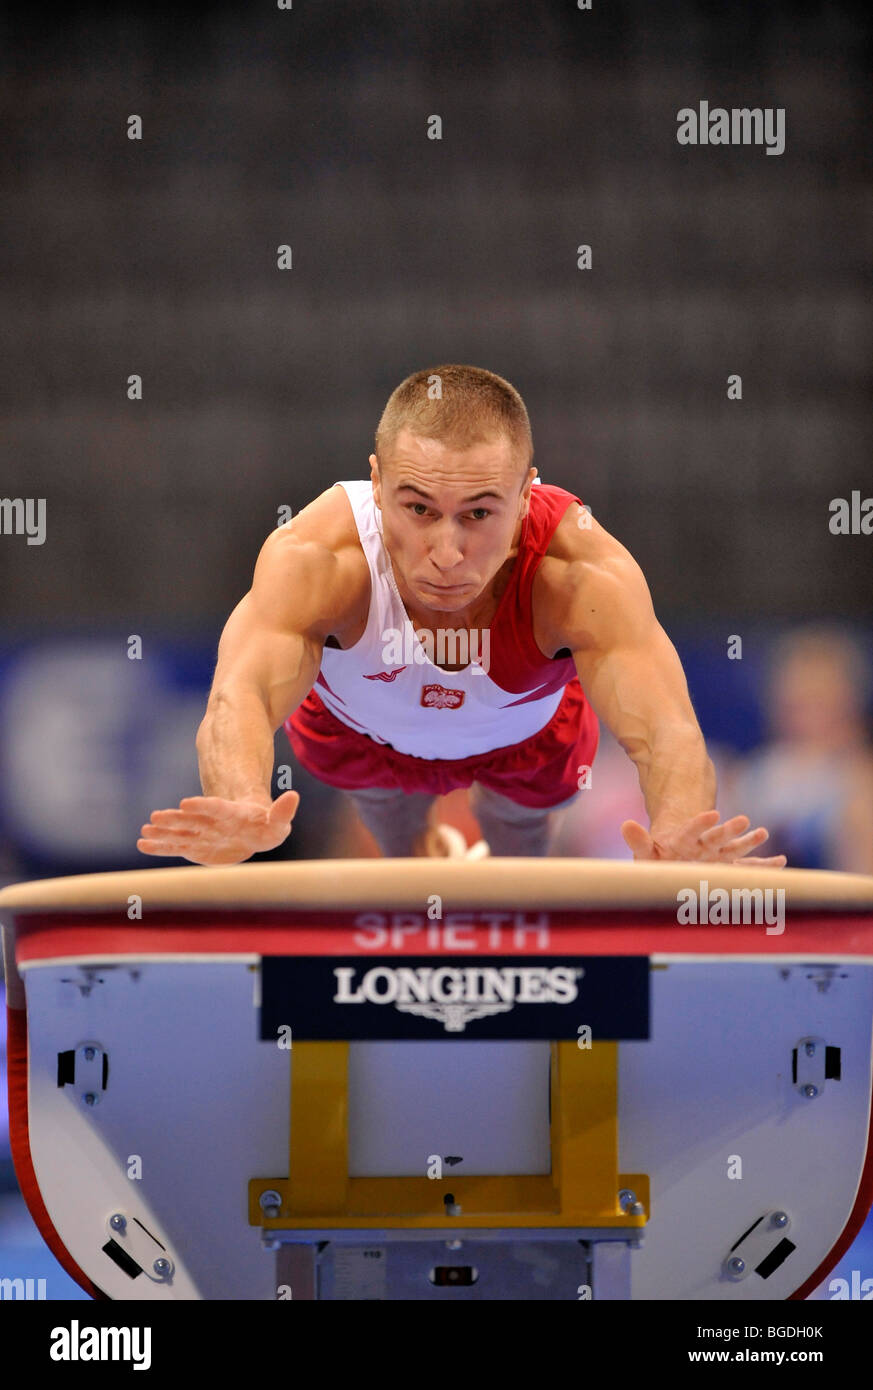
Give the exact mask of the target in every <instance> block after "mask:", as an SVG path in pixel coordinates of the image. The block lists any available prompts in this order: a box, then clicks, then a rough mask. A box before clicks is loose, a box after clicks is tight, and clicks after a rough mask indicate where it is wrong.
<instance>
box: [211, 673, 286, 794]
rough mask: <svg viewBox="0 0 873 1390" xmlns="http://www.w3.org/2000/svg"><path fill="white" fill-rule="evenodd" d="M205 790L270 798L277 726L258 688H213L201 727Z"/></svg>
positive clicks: (215, 792) (214, 792) (212, 792)
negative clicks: (217, 689)
mask: <svg viewBox="0 0 873 1390" xmlns="http://www.w3.org/2000/svg"><path fill="white" fill-rule="evenodd" d="M197 757H198V760H199V765H200V784H201V786H202V788H203V794H204V796H220V797H225V798H226V799H227V800H229V801H260V802H262V803H263V804H264V805H265V806H269V805H270V804H271V801H272V795H271V790H270V788H271V782H272V777H273V762H274V749H273V730H272V728H271V725H270V718H269V715H268V713H267V709H266V707H265V705H264V702H263V700H262V699H261V698H260V696H259V695H258V694H257V692H256V691H254V690H249V689H244V690H243V689H237V690H233V689H230V690H222V691H219V692H213V694H212V695H211V696H210V698H209V704H208V706H207V709H206V714H205V716H204V718H203V722H202V724H201V725H200V728H199V729H198V731H197Z"/></svg>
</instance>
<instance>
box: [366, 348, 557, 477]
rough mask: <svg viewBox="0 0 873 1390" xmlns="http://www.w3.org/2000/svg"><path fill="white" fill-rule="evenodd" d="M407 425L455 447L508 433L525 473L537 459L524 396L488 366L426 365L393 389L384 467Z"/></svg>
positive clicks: (381, 449) (379, 443) (381, 442)
mask: <svg viewBox="0 0 873 1390" xmlns="http://www.w3.org/2000/svg"><path fill="white" fill-rule="evenodd" d="M403 429H409V430H411V431H412V433H413V434H417V435H421V436H423V437H424V438H425V439H438V440H439V441H440V443H442V444H445V445H447V446H448V447H449V448H455V449H469V448H471V447H472V446H473V445H474V444H480V443H484V442H485V441H487V440H489V439H493V438H494V436H495V435H505V436H507V437H508V438H509V440H510V442H511V444H512V447H513V449H514V450H515V451H516V452H517V454H518V455H519V458H520V459H522V460H523V461H524V471H525V476H526V475H527V470H528V469H529V468H530V465H531V460H532V458H533V438H532V436H531V428H530V420H529V419H528V414H527V407H526V406H525V403H524V401H523V400H522V399H521V396H520V395H519V394H518V392H517V391H516V389H515V387H514V386H512V385H510V383H509V382H508V381H505V380H504V379H503V377H502V376H497V375H496V374H495V373H494V372H488V371H486V370H485V368H484V367H466V366H460V365H458V364H457V363H454V362H451V363H447V364H445V365H443V366H441V367H426V368H424V369H423V370H422V371H420V372H413V374H412V376H408V377H407V378H406V380H405V381H401V383H400V385H399V386H397V387H396V388H395V389H394V390H393V391H392V392H391V395H390V396H389V398H388V404H387V405H386V406H385V409H384V410H383V412H382V418H381V420H380V421H379V424H378V427H377V429H376V459H377V461H378V464H379V468H380V469H381V467H382V463H383V461H384V460H385V459H386V458H387V457H388V456H389V454H390V451H391V449H392V447H393V445H394V442H395V440H396V438H397V436H398V434H399V433H400V431H401V430H403Z"/></svg>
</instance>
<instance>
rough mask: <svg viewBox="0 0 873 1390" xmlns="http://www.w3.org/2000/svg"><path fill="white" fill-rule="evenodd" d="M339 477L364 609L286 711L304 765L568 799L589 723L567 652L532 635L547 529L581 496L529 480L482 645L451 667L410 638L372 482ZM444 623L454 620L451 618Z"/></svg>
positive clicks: (334, 777) (335, 772) (593, 736)
mask: <svg viewBox="0 0 873 1390" xmlns="http://www.w3.org/2000/svg"><path fill="white" fill-rule="evenodd" d="M340 486H342V487H343V488H344V489H345V491H346V493H347V495H348V498H349V502H350V503H351V507H352V511H353V513H354V517H355V523H356V525H357V529H358V535H359V537H360V541H361V546H362V548H363V551H364V555H365V557H366V560H367V564H368V566H369V570H370V585H371V588H370V607H369V613H368V617H367V626H366V629H365V631H364V633H363V635H362V637H361V638H360V640H359V641H358V642H356V643H355V645H354V646H353V647H350V648H347V649H345V650H341V649H339V648H336V647H328V646H325V647H324V650H323V653H322V660H321V669H320V671H319V675H318V679H317V681H316V684H315V685H314V686H313V688H312V690H311V691H310V693H309V695H308V696H307V698H306V700H305V701H304V702H303V704H302V705H301V706H300V707H299V709H297V710H296V711H295V712H294V714H292V715H291V716H290V718H289V719H288V720H287V721H286V724H285V728H286V730H287V733H288V736H289V739H290V741H291V744H292V747H293V748H294V751H295V753H296V754H297V756H298V757H299V758H300V761H301V762H302V763H303V764H304V766H306V767H307V768H309V770H310V771H311V772H313V773H314V775H315V776H317V777H319V778H320V779H321V780H322V781H325V782H328V783H331V784H333V785H335V786H341V787H346V788H353V787H358V786H401V787H402V788H403V789H404V790H407V791H412V790H433V791H435V792H437V793H442V792H445V791H449V790H451V789H452V786H450V785H449V783H450V782H451V783H452V785H457V786H469V785H470V783H471V782H472V781H473V780H478V781H482V782H486V783H489V782H490V784H491V785H492V786H494V787H495V789H499V790H501V791H503V792H504V793H505V794H506V795H510V790H509V789H508V788H509V783H507V780H506V779H507V776H508V777H509V779H510V782H511V783H512V784H513V787H514V791H515V793H516V794H515V796H514V799H515V800H518V801H520V802H521V803H522V804H527V805H551V804H557V803H558V801H560V800H566V799H567V798H569V797H571V796H572V795H573V794H574V792H575V791H576V790H577V781H576V767H577V762H579V761H581V762H587V763H589V764H590V762H591V760H592V759H593V756H594V751H595V749H596V745H597V721H596V719H595V716H594V713H593V711H592V710H591V708H590V706H589V705H588V703H587V701H586V700H585V697H584V695H583V694H582V690H581V686H580V685H579V681H578V679H577V676H576V667H575V664H574V662H573V659H572V656H571V655H570V654H569V652H568V653H567V654H566V656H564V655H561V656H556V657H548V656H546V655H545V654H544V653H543V652H541V651H540V649H539V647H538V646H537V644H536V642H535V641H534V636H533V615H532V601H531V591H532V586H533V579H534V575H535V574H536V571H537V568H538V566H539V564H540V562H541V560H542V558H543V556H544V555H545V553H546V550H547V549H548V546H549V543H550V541H551V538H552V535H553V533H554V531H555V528H556V527H557V525H558V523H559V521H560V520H561V518H562V516H563V515H564V513H565V512H566V510H567V508H568V507H569V506H570V505H571V504H573V503H576V504H578V505H581V503H580V501H579V498H578V497H575V496H574V494H572V493H570V492H566V491H565V490H564V489H563V488H560V487H554V486H551V485H549V484H545V483H542V484H539V485H538V486H534V487H532V488H531V497H530V508H529V511H528V515H527V516H526V517H525V519H524V521H523V523H522V531H521V536H520V540H519V546H518V552H517V555H516V558H515V563H514V564H513V566H512V570H511V572H510V576H509V581H508V583H507V585H506V588H505V589H504V591H503V594H502V595H501V597H500V600H499V604H498V608H497V611H496V613H495V614H494V617H493V618H492V620H491V625H490V630H489V634H488V641H487V645H486V640H485V639H484V638H483V637H479V639H478V646H476V645H475V641H476V639H475V638H474V639H473V644H472V645H471V655H472V657H473V658H474V660H473V661H471V663H470V664H469V665H467V666H466V667H465V668H464V669H463V670H461V671H446V670H444V669H443V668H442V667H440V666H438V665H436V664H435V662H434V661H432V660H431V659H430V655H433V656H434V658H435V659H437V658H438V657H439V656H440V654H441V653H440V651H439V649H437V650H436V651H431V653H430V654H429V653H428V650H427V649H426V648H425V646H424V645H423V644H422V642H421V641H420V640H419V638H418V637H417V636H416V635H415V632H414V630H413V625H412V623H411V621H410V618H409V616H408V614H407V612H406V609H405V607H404V604H403V600H402V599H401V597H400V594H399V592H398V589H397V585H396V582H395V579H394V573H393V570H392V567H391V559H390V556H389V554H388V551H387V548H386V546H385V543H384V540H383V537H382V531H381V524H380V523H381V513H380V512H379V509H378V508H377V506H376V504H375V501H374V499H373V487H372V483H371V482H370V481H369V480H367V481H363V480H354V481H349V482H342V483H341V484H340ZM444 622H445V624H446V627H447V628H451V627H452V626H453V624H452V621H451V615H450V614H447V615H445V618H444ZM464 630H465V629H464ZM477 656H478V658H479V659H478V661H476V660H475V658H476V657H477ZM444 659H446V660H447V661H451V660H452V658H451V657H448V656H447V657H445V658H444ZM460 659H461V660H462V659H463V656H461V657H460ZM498 750H500V751H498ZM502 754H503V755H508V756H501V755H502ZM519 754H521V755H522V759H523V761H522V765H521V766H516V764H517V762H518V757H519ZM525 754H527V757H526V758H525V757H524V755H525ZM524 763H526V775H525V776H522V777H521V779H520V780H519V778H518V776H516V775H515V774H516V773H521V772H524V771H525V768H524ZM453 774H454V776H453ZM468 774H473V775H468ZM498 784H499V785H498ZM518 793H520V794H518ZM561 793H562V794H561ZM543 798H545V799H543Z"/></svg>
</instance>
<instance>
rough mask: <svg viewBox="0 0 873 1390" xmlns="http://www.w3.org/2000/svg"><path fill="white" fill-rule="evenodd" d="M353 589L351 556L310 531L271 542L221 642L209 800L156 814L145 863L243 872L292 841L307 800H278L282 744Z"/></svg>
mask: <svg viewBox="0 0 873 1390" xmlns="http://www.w3.org/2000/svg"><path fill="white" fill-rule="evenodd" d="M303 515H304V514H303V513H301V518H302V517H303ZM348 588H349V584H348V574H347V573H345V572H344V564H343V554H342V551H341V550H340V551H339V553H338V552H337V550H336V549H334V548H332V546H331V545H329V544H325V543H323V542H322V541H319V540H316V539H313V538H312V535H311V529H308V528H307V525H306V523H305V522H303V523H302V524H301V525H299V526H297V527H296V528H295V526H294V523H292V524H291V525H290V526H288V527H282V528H281V529H279V530H277V531H274V532H273V533H272V534H271V535H270V536H269V537H268V539H267V540H266V542H265V543H264V546H263V548H262V550H261V553H260V556H259V558H258V562H257V565H256V567H255V573H254V578H253V581H252V587H251V589H250V590H249V592H248V593H247V594H246V595H245V597H244V598H243V599H242V600H241V601H240V602H239V603H238V604H237V606H236V608H235V609H234V610H233V612H232V613H231V615H230V617H229V619H228V621H227V624H226V626H225V628H224V631H223V633H222V635H221V640H220V642H219V647H218V661H217V664H216V669H215V675H214V678H213V682H212V689H211V691H210V695H209V701H208V704H207V708H206V714H205V716H204V718H203V721H202V723H201V725H200V727H199V729H198V732H197V753H198V757H199V762H200V780H201V784H202V788H203V793H204V794H203V795H202V796H190V797H185V798H183V800H182V801H181V802H180V803H179V806H178V807H175V808H168V809H166V810H159V811H153V812H152V814H151V818H150V821H149V823H148V824H147V825H144V826H143V827H142V830H141V838H140V839H139V840H138V841H137V848H138V849H140V850H141V851H142V852H143V853H144V854H152V855H162V856H167V855H170V856H172V855H179V856H180V857H182V858H183V859H188V860H190V861H191V862H192V863H195V864H239V863H242V862H243V860H245V859H248V858H249V857H250V856H251V855H252V854H255V853H258V852H260V851H264V850H268V849H273V848H274V847H275V846H276V845H279V844H281V843H282V841H283V840H285V839H286V838H287V836H288V835H289V833H290V830H291V822H292V820H293V818H294V815H295V813H296V811H297V807H298V805H299V802H300V797H299V794H298V793H297V792H295V791H288V792H284V793H283V794H282V795H281V796H279V797H277V799H276V800H275V801H273V799H272V796H271V790H270V783H271V779H272V772H273V758H274V751H273V734H274V732H275V730H276V729H277V728H279V726H280V725H281V724H283V723H284V721H285V719H287V717H288V715H289V714H291V713H292V712H293V711H294V710H295V709H296V708H297V706H298V705H299V704H300V703H301V702H302V701H303V700H304V699H305V698H306V695H307V694H308V692H309V691H310V690H311V688H312V686H313V684H314V682H315V680H316V677H317V676H318V671H319V667H320V663H321V654H322V649H323V645H324V637H325V635H326V633H327V632H328V631H329V629H330V626H331V623H332V619H333V618H334V617H335V616H336V615H337V614H339V613H341V610H342V608H343V605H344V603H347V601H348Z"/></svg>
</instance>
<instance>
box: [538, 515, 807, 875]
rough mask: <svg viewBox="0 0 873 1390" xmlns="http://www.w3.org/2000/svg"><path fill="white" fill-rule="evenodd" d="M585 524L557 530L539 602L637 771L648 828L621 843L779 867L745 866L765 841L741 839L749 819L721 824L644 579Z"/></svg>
mask: <svg viewBox="0 0 873 1390" xmlns="http://www.w3.org/2000/svg"><path fill="white" fill-rule="evenodd" d="M570 520H571V519H568V521H570ZM584 520H585V525H584V526H581V525H576V526H573V525H571V524H568V525H567V526H566V527H565V528H564V533H563V536H562V542H563V549H562V553H561V562H560V563H558V564H553V565H552V566H551V570H550V577H549V580H548V592H544V595H543V597H544V598H545V600H546V602H547V604H548V607H549V609H550V611H551V614H552V627H551V631H552V632H553V634H554V641H555V643H556V644H559V645H562V646H567V647H569V649H570V650H571V651H572V653H573V658H574V661H575V664H576V670H577V673H578V675H579V679H580V681H581V683H582V686H583V689H584V690H585V693H586V695H587V697H588V699H589V701H590V703H591V704H592V706H593V707H594V710H595V711H596V713H597V714H598V716H599V717H600V718H601V719H602V720H603V722H604V723H605V724H606V725H607V726H608V727H609V729H610V730H611V731H612V733H613V734H614V735H615V737H616V739H617V740H618V742H619V743H620V744H621V746H622V748H623V749H624V751H625V752H626V753H627V755H628V757H629V758H630V759H631V761H632V762H633V763H634V765H635V766H636V768H637V772H638V774H639V779H640V787H641V789H642V792H643V796H644V797H645V801H646V810H647V811H648V813H649V821H650V826H649V829H648V830H646V829H645V827H643V826H641V825H639V824H638V823H637V822H636V821H625V823H624V824H623V826H622V834H623V836H624V839H625V843H626V844H627V845H628V847H629V848H630V849H631V850H632V851H633V853H634V858H636V859H705V860H719V861H721V862H722V863H726V862H735V861H738V860H742V862H743V863H745V864H756V865H759V866H766V867H773V868H782V867H784V865H785V856H784V855H773V856H771V857H769V858H766V857H765V858H747V857H746V856H748V855H749V851H750V850H753V849H755V848H757V846H758V845H760V844H762V843H763V842H764V841H765V840H766V839H767V838H768V832H767V830H766V829H765V828H764V827H763V826H758V827H757V829H755V830H749V828H748V827H749V825H750V824H751V822H750V820H749V818H748V816H734V817H732V818H731V819H730V820H728V821H725V822H724V823H723V824H720V823H719V814H718V811H717V810H715V798H716V790H717V788H716V777H715V769H714V767H713V765H712V760H711V759H710V757H709V755H708V753H707V751H706V745H705V743H704V739H703V734H702V732H701V729H700V725H699V724H698V722H697V718H696V715H695V713H694V709H693V707H692V704H691V699H690V696H689V693H688V685H687V682H686V680H685V673H684V672H683V670H682V664H681V662H680V660H679V656H678V654H677V652H676V649H675V647H674V646H673V643H672V642H671V641H670V639H669V637H668V636H667V634H666V632H665V631H664V629H663V628H662V627H661V625H660V623H659V622H658V620H657V618H656V616H655V610H654V607H653V605H652V599H651V595H650V593H649V588H648V585H647V584H646V580H645V577H644V575H643V572H642V570H641V569H640V567H639V565H638V564H637V562H636V561H635V560H634V558H633V556H632V555H631V554H630V553H629V551H627V550H626V549H625V547H624V546H623V545H621V543H620V542H619V541H617V540H616V539H615V538H614V537H613V536H611V535H610V534H609V533H608V532H607V531H605V530H604V528H603V527H602V526H600V525H599V524H598V523H597V522H596V521H594V520H593V518H584Z"/></svg>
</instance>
